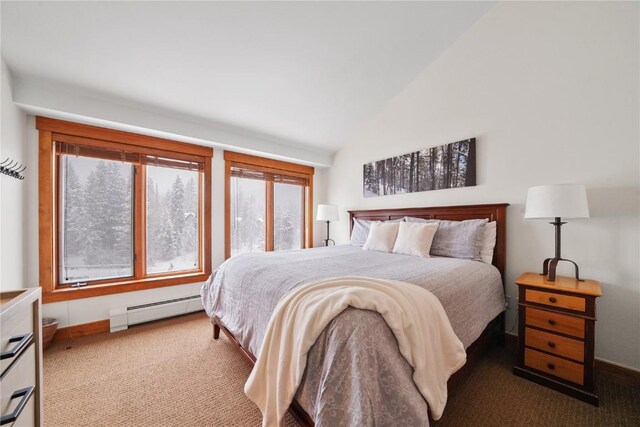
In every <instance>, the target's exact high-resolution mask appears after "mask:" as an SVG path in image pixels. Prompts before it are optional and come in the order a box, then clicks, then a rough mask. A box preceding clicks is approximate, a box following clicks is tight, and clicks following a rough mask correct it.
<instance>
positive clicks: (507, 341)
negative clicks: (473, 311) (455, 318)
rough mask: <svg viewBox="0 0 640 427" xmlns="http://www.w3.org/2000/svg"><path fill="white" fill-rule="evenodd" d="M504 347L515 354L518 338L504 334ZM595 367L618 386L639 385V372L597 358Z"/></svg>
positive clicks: (600, 373)
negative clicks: (618, 384)
mask: <svg viewBox="0 0 640 427" xmlns="http://www.w3.org/2000/svg"><path fill="white" fill-rule="evenodd" d="M504 346H505V348H506V349H507V350H509V351H511V352H513V353H517V352H518V336H517V335H515V334H504ZM595 365H596V372H597V373H598V374H599V375H605V376H607V377H609V378H611V379H613V380H614V381H615V382H617V383H620V384H629V385H640V371H637V370H635V369H633V368H628V367H626V366H621V365H618V364H615V363H613V362H609V361H607V360H602V359H597V358H596V360H595Z"/></svg>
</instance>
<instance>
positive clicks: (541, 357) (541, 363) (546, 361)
mask: <svg viewBox="0 0 640 427" xmlns="http://www.w3.org/2000/svg"><path fill="white" fill-rule="evenodd" d="M524 364H525V366H528V367H530V368H533V369H537V370H538V371H542V372H546V373H547V374H551V375H553V376H554V377H558V378H562V379H564V380H567V381H571V382H572V383H576V384H580V385H582V384H584V366H582V365H581V364H579V363H575V362H570V361H568V360H565V359H561V358H559V357H556V356H551V355H550V354H545V353H541V352H539V351H536V350H532V349H530V348H526V349H525V350H524Z"/></svg>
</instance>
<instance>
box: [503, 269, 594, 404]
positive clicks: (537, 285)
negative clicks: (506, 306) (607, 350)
mask: <svg viewBox="0 0 640 427" xmlns="http://www.w3.org/2000/svg"><path fill="white" fill-rule="evenodd" d="M516 284H517V285H518V286H519V294H518V308H519V314H518V360H517V362H516V365H515V366H514V367H513V373H514V374H516V375H518V376H521V377H523V378H527V379H529V380H532V381H535V382H537V383H539V384H542V385H544V386H547V387H550V388H552V389H554V390H557V391H560V392H562V393H565V394H568V395H570V396H573V397H575V398H578V399H580V400H583V401H585V402H588V403H591V404H592V405H598V403H599V398H598V394H597V391H596V381H595V372H594V364H593V359H594V356H593V348H594V341H595V339H594V331H595V321H596V298H597V297H599V296H601V295H602V292H601V290H600V283H599V282H597V281H595V280H585V281H584V282H579V281H577V280H576V279H575V278H572V277H563V276H557V277H556V280H555V282H549V281H548V280H547V278H546V276H543V275H541V274H538V273H524V274H523V275H522V276H520V277H519V278H518V279H517V280H516Z"/></svg>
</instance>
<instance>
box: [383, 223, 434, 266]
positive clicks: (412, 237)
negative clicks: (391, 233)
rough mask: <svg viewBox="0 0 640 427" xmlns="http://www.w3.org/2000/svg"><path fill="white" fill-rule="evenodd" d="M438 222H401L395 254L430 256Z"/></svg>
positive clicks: (394, 248)
mask: <svg viewBox="0 0 640 427" xmlns="http://www.w3.org/2000/svg"><path fill="white" fill-rule="evenodd" d="M437 229H438V223H436V222H432V223H427V224H425V223H422V222H401V223H400V227H399V228H398V237H397V238H396V243H395V244H394V245H393V253H394V254H404V255H416V256H421V257H423V258H429V250H430V249H431V243H432V242H433V236H434V235H435V234H436V230H437Z"/></svg>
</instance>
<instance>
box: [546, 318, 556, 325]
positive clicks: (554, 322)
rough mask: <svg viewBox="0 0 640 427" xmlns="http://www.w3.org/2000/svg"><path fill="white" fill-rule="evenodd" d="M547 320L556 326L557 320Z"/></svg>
mask: <svg viewBox="0 0 640 427" xmlns="http://www.w3.org/2000/svg"><path fill="white" fill-rule="evenodd" d="M547 322H549V324H550V325H551V326H556V321H555V320H553V319H549V320H548V321H547Z"/></svg>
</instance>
